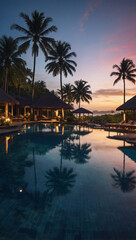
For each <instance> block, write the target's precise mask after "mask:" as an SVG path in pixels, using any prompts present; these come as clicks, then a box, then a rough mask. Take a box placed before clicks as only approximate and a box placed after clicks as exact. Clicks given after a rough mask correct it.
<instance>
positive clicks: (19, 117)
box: [12, 115, 25, 122]
mask: <svg viewBox="0 0 136 240" xmlns="http://www.w3.org/2000/svg"><path fill="white" fill-rule="evenodd" d="M12 120H13V121H14V122H20V121H25V119H24V116H23V115H19V116H18V115H17V116H12Z"/></svg>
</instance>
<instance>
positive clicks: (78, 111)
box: [73, 108, 93, 114]
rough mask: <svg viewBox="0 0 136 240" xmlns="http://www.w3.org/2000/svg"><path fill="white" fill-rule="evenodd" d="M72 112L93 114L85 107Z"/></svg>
mask: <svg viewBox="0 0 136 240" xmlns="http://www.w3.org/2000/svg"><path fill="white" fill-rule="evenodd" d="M73 113H76V114H81V113H83V114H93V113H92V112H91V111H89V110H87V109H85V108H78V109H76V110H74V111H73Z"/></svg>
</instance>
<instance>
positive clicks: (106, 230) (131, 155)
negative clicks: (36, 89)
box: [0, 124, 136, 240]
mask: <svg viewBox="0 0 136 240" xmlns="http://www.w3.org/2000/svg"><path fill="white" fill-rule="evenodd" d="M135 169H136V149H134V148H133V147H130V146H129V145H128V144H126V143H124V142H123V141H117V140H111V139H108V138H107V133H106V132H105V131H103V130H93V129H91V128H86V127H80V126H72V125H63V126H61V125H57V124H56V125H55V124H54V125H48V124H39V125H38V124H34V125H25V126H24V130H23V131H22V132H19V133H16V134H12V135H7V136H2V137H1V138H0V206H1V207H0V239H4V240H7V239H13V240H31V239H37V240H93V239H94V240H95V239H96V240H97V239H98V240H99V239H100V240H101V239H108V240H109V239H121V240H122V239H128V240H130V239H136V188H135V187H136V173H135Z"/></svg>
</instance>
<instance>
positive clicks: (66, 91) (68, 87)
mask: <svg viewBox="0 0 136 240" xmlns="http://www.w3.org/2000/svg"><path fill="white" fill-rule="evenodd" d="M72 90H73V85H72V84H70V83H66V84H64V85H63V87H62V93H63V100H64V102H66V103H68V104H70V105H72V103H73V102H74V96H73V93H72ZM57 92H58V94H59V95H60V96H61V90H60V89H58V91H57Z"/></svg>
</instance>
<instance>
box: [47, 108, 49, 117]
mask: <svg viewBox="0 0 136 240" xmlns="http://www.w3.org/2000/svg"><path fill="white" fill-rule="evenodd" d="M47 118H49V111H48V110H47Z"/></svg>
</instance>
